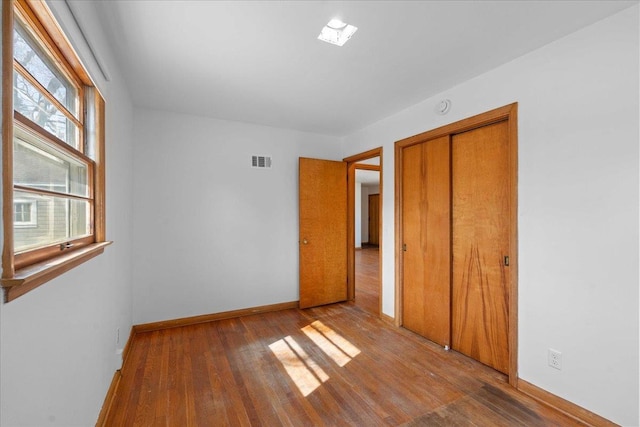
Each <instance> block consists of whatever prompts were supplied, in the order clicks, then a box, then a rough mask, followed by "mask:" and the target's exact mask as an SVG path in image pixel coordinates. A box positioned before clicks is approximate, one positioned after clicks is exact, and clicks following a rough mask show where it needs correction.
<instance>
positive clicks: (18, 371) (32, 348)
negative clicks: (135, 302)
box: [0, 2, 133, 427]
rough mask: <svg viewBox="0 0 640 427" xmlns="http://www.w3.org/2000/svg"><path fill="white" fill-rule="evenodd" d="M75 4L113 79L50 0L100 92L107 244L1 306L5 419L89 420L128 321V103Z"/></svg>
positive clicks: (95, 30)
mask: <svg viewBox="0 0 640 427" xmlns="http://www.w3.org/2000/svg"><path fill="white" fill-rule="evenodd" d="M4 4H6V3H4V2H3V5H4ZM78 6H79V7H78V12H79V16H78V18H79V19H80V20H81V21H82V22H83V23H84V24H85V25H84V26H85V28H86V29H87V30H89V34H88V36H89V38H91V39H92V42H93V44H94V45H95V47H96V49H98V50H99V53H100V54H101V56H102V57H103V58H104V60H105V62H106V64H107V65H108V66H109V68H110V72H111V77H112V81H111V82H108V83H107V82H105V81H104V79H103V78H102V76H101V75H100V74H99V71H98V69H97V67H96V64H95V62H94V61H93V60H92V58H91V56H90V54H89V52H88V50H87V47H86V45H85V44H84V42H83V40H82V38H81V36H80V35H79V33H78V31H77V28H76V27H75V24H74V22H73V18H72V17H71V16H70V14H69V11H68V9H66V6H65V3H64V2H54V3H52V9H53V10H54V13H55V14H56V16H57V17H58V19H59V20H60V21H61V24H62V26H63V27H64V28H65V30H66V31H67V33H68V35H69V37H70V39H71V41H72V43H73V44H74V46H75V47H76V49H77V50H78V51H79V54H80V56H81V59H82V60H83V61H84V62H85V64H86V65H87V67H88V68H89V71H90V73H91V74H92V75H93V76H94V78H95V79H96V83H97V85H98V87H99V88H100V89H101V91H102V93H103V95H104V97H105V100H106V105H107V111H106V122H107V128H106V138H107V141H106V144H107V146H106V154H107V171H106V174H107V183H106V184H107V189H106V191H107V238H108V239H110V240H113V241H114V244H113V245H111V246H109V247H107V248H106V250H105V252H104V254H102V255H100V256H98V257H96V258H94V259H92V260H90V261H88V262H87V263H85V264H83V265H81V266H80V267H78V268H75V269H73V270H72V271H70V272H68V273H66V274H64V275H62V276H60V277H59V278H57V279H55V280H53V281H51V282H48V283H46V284H44V285H42V286H41V287H39V288H37V289H36V290H34V291H31V292H29V293H28V294H26V295H24V296H22V297H20V298H18V299H17V300H14V301H12V302H10V303H8V304H4V305H2V306H1V312H0V324H1V326H0V328H1V329H0V337H1V340H2V347H1V352H0V354H1V359H0V360H1V361H0V378H1V386H0V389H1V405H0V407H1V408H2V413H1V418H0V425H2V426H3V427H14V426H60V427H71V426H89V425H94V424H95V422H96V419H97V417H98V413H99V411H100V408H101V407H102V403H103V401H104V397H105V395H106V393H107V389H108V387H109V384H110V383H111V379H112V377H113V374H114V372H115V369H116V358H115V352H116V349H117V347H122V345H124V341H125V340H126V338H127V336H128V333H129V330H130V327H131V273H132V269H131V243H132V241H131V231H132V206H131V203H132V190H131V180H132V170H133V166H132V161H131V159H132V150H131V136H132V121H131V113H132V108H131V102H130V100H129V96H128V93H127V90H126V88H125V87H124V86H123V85H122V83H121V82H122V79H121V78H120V76H119V74H118V70H117V67H116V66H115V65H114V62H113V61H112V56H111V53H110V52H109V49H108V47H107V46H106V44H105V43H104V39H102V36H101V33H99V28H100V27H99V25H100V24H99V19H98V17H97V16H96V15H95V13H94V11H93V6H92V4H91V3H89V2H85V3H83V2H79V4H78ZM118 328H120V336H121V343H120V344H117V343H116V330H117V329H118Z"/></svg>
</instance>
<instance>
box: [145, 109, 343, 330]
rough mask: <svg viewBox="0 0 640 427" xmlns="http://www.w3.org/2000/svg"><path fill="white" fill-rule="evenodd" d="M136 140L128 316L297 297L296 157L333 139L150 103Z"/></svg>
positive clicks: (169, 315)
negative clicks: (259, 163) (264, 165)
mask: <svg viewBox="0 0 640 427" xmlns="http://www.w3.org/2000/svg"><path fill="white" fill-rule="evenodd" d="M135 137H136V138H135V139H136V144H135V150H134V161H135V164H136V168H135V173H134V174H135V178H134V195H135V203H134V221H135V229H134V252H135V255H134V309H133V312H134V323H136V324H139V323H146V322H154V321H159V320H167V319H175V318H181V317H187V316H193V315H199V314H209V313H216V312H221V311H227V310H234V309H241V308H248V307H255V306H261V305H267V304H273V303H280V302H287V301H297V300H298V271H299V270H298V157H300V156H302V157H317V158H326V159H333V160H339V159H340V156H339V154H340V140H339V139H338V138H333V137H325V136H320V135H315V134H310V133H302V132H294V131H288V130H282V129H275V128H269V127H264V126H257V125H249V124H243V123H237V122H228V121H221V120H215V119H209V118H203V117H195V116H190V115H181V114H173V113H166V112H159V111H152V110H148V109H136V111H135ZM252 154H265V155H271V156H272V157H273V168H272V169H269V170H260V169H252V168H250V158H251V157H250V156H251V155H252Z"/></svg>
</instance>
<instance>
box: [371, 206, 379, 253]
mask: <svg viewBox="0 0 640 427" xmlns="http://www.w3.org/2000/svg"><path fill="white" fill-rule="evenodd" d="M379 234H380V195H379V194H369V244H371V245H376V246H377V245H379V244H380V237H379Z"/></svg>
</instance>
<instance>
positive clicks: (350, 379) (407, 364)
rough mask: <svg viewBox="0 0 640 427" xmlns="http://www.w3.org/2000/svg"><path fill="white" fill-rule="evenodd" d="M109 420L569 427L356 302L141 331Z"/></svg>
mask: <svg viewBox="0 0 640 427" xmlns="http://www.w3.org/2000/svg"><path fill="white" fill-rule="evenodd" d="M107 425H108V426H180V427H182V426H226V425H229V426H280V425H285V426H323V425H326V426H564V425H567V426H570V425H580V424H577V423H575V422H574V421H572V420H571V419H569V418H566V417H565V416H563V415H561V414H560V413H558V412H556V411H554V410H552V409H549V408H547V407H545V406H543V405H541V404H539V403H537V402H536V401H534V400H532V399H530V398H528V397H526V396H524V395H522V394H520V393H519V392H517V391H516V390H515V389H513V388H511V387H510V386H509V385H508V384H507V383H506V379H505V376H504V375H502V374H499V373H497V372H496V371H494V370H492V369H490V368H488V367H486V366H484V365H481V364H480V363H478V362H475V361H473V360H471V359H469V358H467V357H465V356H463V355H461V354H458V353H455V352H453V351H451V352H446V351H444V350H443V349H442V348H441V347H439V346H437V345H435V344H432V343H430V342H429V341H427V340H425V339H423V338H421V337H419V336H417V335H415V334H413V333H411V332H409V331H407V330H404V329H402V328H395V327H393V326H390V325H388V324H387V323H384V322H383V321H381V320H379V319H378V317H377V316H372V315H370V314H368V313H367V312H366V311H365V310H363V309H362V308H360V307H359V306H358V305H357V304H354V303H343V304H335V305H329V306H324V307H319V308H313V309H307V310H297V309H291V310H283V311H279V312H272V313H266V314H257V315H252V316H247V317H241V318H236V319H229V320H220V321H216V322H210V323H205V324H200V325H194V326H188V327H181V328H174V329H166V330H162V331H155V332H146V333H141V334H138V335H137V336H136V337H135V339H134V341H133V343H132V346H131V350H130V355H129V358H128V360H127V362H126V366H125V367H124V368H123V377H122V380H121V382H120V387H119V389H118V391H117V393H116V397H115V400H114V405H113V406H112V409H111V411H110V413H109V415H108V419H107Z"/></svg>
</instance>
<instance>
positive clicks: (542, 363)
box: [344, 6, 639, 425]
mask: <svg viewBox="0 0 640 427" xmlns="http://www.w3.org/2000/svg"><path fill="white" fill-rule="evenodd" d="M638 16H639V11H638V6H634V7H632V8H630V9H627V10H625V11H623V12H621V13H619V14H617V15H614V16H613V17H611V18H609V19H606V20H603V21H601V22H598V23H596V24H594V25H592V26H590V27H587V28H586V29H583V30H581V31H579V32H576V33H574V34H572V35H570V36H568V37H566V38H564V39H561V40H559V41H556V42H554V43H552V44H549V45H547V46H545V47H543V48H541V49H539V50H537V51H535V52H533V53H530V54H528V55H526V56H523V57H521V58H519V59H517V60H515V61H512V62H510V63H508V64H506V65H504V66H501V67H499V68H497V69H495V70H493V71H491V72H489V73H486V74H484V75H482V76H479V77H477V78H475V79H472V80H470V81H468V82H466V83H464V84H461V85H459V86H456V87H454V88H452V89H450V90H448V91H446V92H444V93H441V94H439V95H437V96H434V97H432V98H429V99H427V100H425V101H424V102H422V103H420V104H418V105H415V106H413V107H411V108H408V109H406V110H404V111H402V112H399V113H398V114H396V115H394V116H392V117H389V118H387V119H384V120H382V121H379V122H377V123H375V124H373V125H371V126H369V127H367V128H365V129H363V130H361V131H359V132H357V133H355V134H353V135H350V136H348V137H346V138H345V150H348V152H345V153H344V154H345V155H348V154H351V153H354V152H361V151H365V150H367V149H370V148H373V147H377V146H380V145H382V146H383V147H384V152H385V155H384V162H385V164H384V171H385V173H384V178H383V179H384V188H385V191H384V195H383V197H384V201H383V220H384V226H383V228H384V234H383V243H384V247H383V268H382V271H383V278H382V280H383V283H382V286H383V294H382V298H383V300H382V303H383V312H384V313H386V314H388V315H393V314H394V274H395V271H394V270H395V262H394V250H393V248H394V242H395V240H394V225H393V224H394V197H395V195H394V185H393V184H394V173H393V167H394V155H393V154H394V151H393V143H394V141H396V140H399V139H402V138H405V137H408V136H411V135H414V134H417V133H420V132H423V131H426V130H429V129H433V128H436V127H438V126H441V125H444V124H446V123H450V122H454V121H457V120H460V119H463V118H465V117H469V116H472V115H475V114H479V113H481V112H484V111H487V110H490V109H493V108H496V107H500V106H503V105H506V104H509V103H512V102H518V103H519V113H518V114H519V123H518V126H519V129H518V132H519V142H518V143H519V166H518V167H519V184H518V197H519V203H518V210H519V212H518V228H519V246H518V250H519V269H520V273H519V325H518V334H519V349H518V354H519V358H518V364H519V374H520V377H521V378H522V379H524V380H526V381H529V382H531V383H533V384H535V385H537V386H540V387H542V388H544V389H546V390H548V391H550V392H552V393H554V394H556V395H558V396H561V397H563V398H565V399H567V400H570V401H572V402H574V403H576V404H578V405H580V406H583V407H585V408H587V409H589V410H591V411H593V412H595V413H598V414H600V415H602V416H604V417H606V418H609V419H610V420H612V421H614V422H617V423H620V424H623V425H638V422H639V419H638V268H639V266H638V259H639V254H638V202H639V200H638V163H639V161H638V159H639V153H638V141H639V128H638V120H639V119H638V117H639V108H638V93H639V88H638V78H639V77H638V76H639V69H638V60H639V34H638ZM444 98H448V99H451V101H452V103H453V108H452V111H451V112H450V113H449V114H448V115H446V116H438V115H435V114H434V112H433V111H434V106H435V105H436V103H437V102H438V101H439V100H441V99H444ZM550 347H552V348H555V349H557V350H559V351H561V352H562V354H563V368H562V371H558V370H555V369H552V368H550V367H548V366H547V349H548V348H550Z"/></svg>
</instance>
